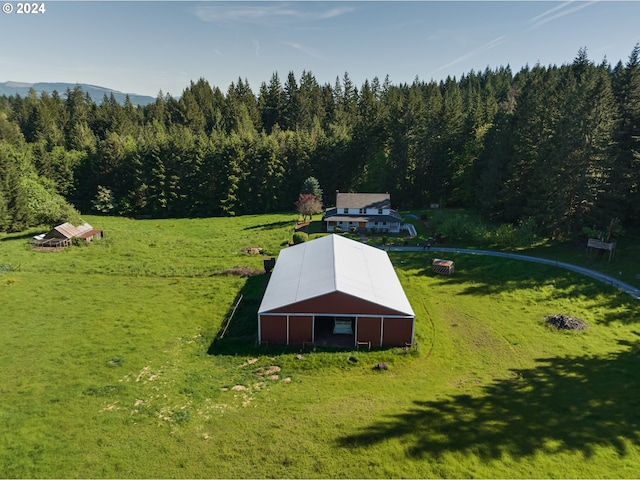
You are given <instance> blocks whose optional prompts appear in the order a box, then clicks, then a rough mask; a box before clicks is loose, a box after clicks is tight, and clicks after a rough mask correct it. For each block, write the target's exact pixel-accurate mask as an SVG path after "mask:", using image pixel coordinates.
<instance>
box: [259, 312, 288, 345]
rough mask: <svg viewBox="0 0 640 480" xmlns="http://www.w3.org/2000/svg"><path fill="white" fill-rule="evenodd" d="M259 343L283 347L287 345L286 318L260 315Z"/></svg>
mask: <svg viewBox="0 0 640 480" xmlns="http://www.w3.org/2000/svg"><path fill="white" fill-rule="evenodd" d="M260 341H261V342H267V343H273V344H276V345H284V344H286V343H287V316H286V315H261V316H260Z"/></svg>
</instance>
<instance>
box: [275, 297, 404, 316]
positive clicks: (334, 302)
mask: <svg viewBox="0 0 640 480" xmlns="http://www.w3.org/2000/svg"><path fill="white" fill-rule="evenodd" d="M274 313H309V314H312V315H313V314H314V313H316V314H326V315H347V316H348V315H354V316H356V315H385V314H386V315H398V314H402V313H403V312H398V311H396V310H393V309H390V308H386V307H383V306H381V305H377V304H375V303H371V302H368V301H367V300H363V299H361V298H358V297H354V296H352V295H347V294H345V293H342V292H332V293H329V294H327V295H321V296H319V297H315V298H311V299H309V300H305V301H302V302H298V303H293V304H291V305H285V306H283V307H280V308H278V309H277V311H274Z"/></svg>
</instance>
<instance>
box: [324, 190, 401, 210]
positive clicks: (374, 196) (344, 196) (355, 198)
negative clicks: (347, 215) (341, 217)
mask: <svg viewBox="0 0 640 480" xmlns="http://www.w3.org/2000/svg"><path fill="white" fill-rule="evenodd" d="M336 207H337V208H358V209H360V208H376V209H380V208H391V196H390V195H389V194H388V193H340V192H338V193H337V194H336Z"/></svg>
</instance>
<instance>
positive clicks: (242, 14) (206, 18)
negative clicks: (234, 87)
mask: <svg viewBox="0 0 640 480" xmlns="http://www.w3.org/2000/svg"><path fill="white" fill-rule="evenodd" d="M300 5H302V4H300V3H298V4H295V6H293V7H292V6H289V5H288V4H277V5H245V4H241V3H240V4H238V3H236V4H222V5H220V4H203V5H198V6H197V7H194V8H193V9H192V13H193V14H194V15H196V16H197V17H198V18H199V19H200V20H202V21H203V22H212V23H234V22H244V23H253V24H256V23H258V24H273V23H281V22H299V21H314V20H327V19H329V18H335V17H339V16H341V15H344V14H347V13H350V12H352V11H353V10H354V9H353V8H351V7H342V6H340V7H335V6H334V7H331V8H327V9H322V10H310V9H303V8H301V7H300Z"/></svg>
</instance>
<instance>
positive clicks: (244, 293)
mask: <svg viewBox="0 0 640 480" xmlns="http://www.w3.org/2000/svg"><path fill="white" fill-rule="evenodd" d="M268 281H269V275H267V274H263V275H255V276H251V277H248V278H247V281H246V282H245V284H244V286H243V287H242V289H241V290H240V292H239V293H238V296H237V297H236V299H235V301H234V302H233V305H231V307H230V308H229V310H228V311H227V312H226V314H225V316H224V319H225V320H224V322H223V324H222V326H221V327H220V330H219V331H218V332H217V334H216V336H215V338H214V340H213V342H212V343H211V345H210V346H209V349H208V353H209V354H210V355H214V354H223V355H228V354H230V353H231V354H239V353H254V352H255V351H256V348H257V347H256V341H257V338H258V308H259V307H260V302H261V301H262V296H263V295H264V291H265V289H266V288H267V283H268ZM238 301H239V303H238ZM236 304H237V308H236ZM234 309H235V311H234Z"/></svg>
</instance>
